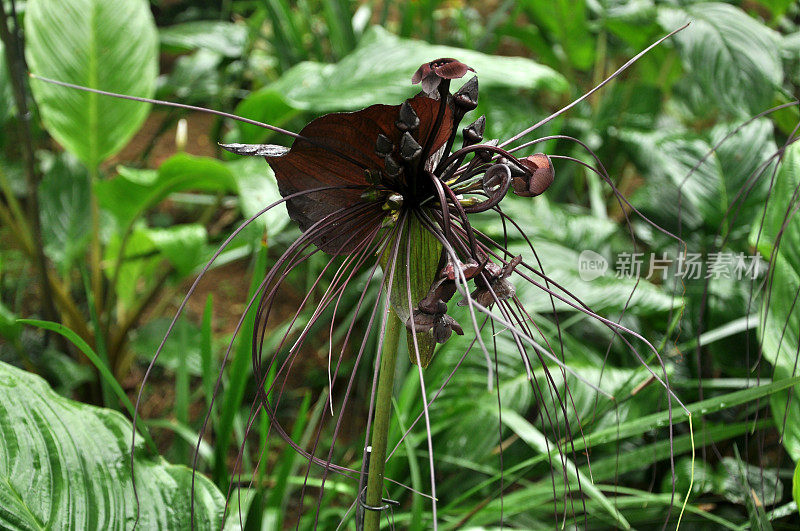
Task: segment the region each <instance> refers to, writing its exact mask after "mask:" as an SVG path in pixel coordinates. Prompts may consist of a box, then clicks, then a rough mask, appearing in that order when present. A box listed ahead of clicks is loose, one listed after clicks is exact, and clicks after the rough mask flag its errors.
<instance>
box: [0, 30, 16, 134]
mask: <svg viewBox="0 0 800 531" xmlns="http://www.w3.org/2000/svg"><path fill="white" fill-rule="evenodd" d="M13 109H14V100H13V99H12V94H11V78H10V77H9V76H8V68H7V67H6V53H5V47H4V46H3V43H2V42H0V122H5V121H6V118H8V117H9V116H11V112H12V111H13Z"/></svg>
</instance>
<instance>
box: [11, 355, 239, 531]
mask: <svg viewBox="0 0 800 531" xmlns="http://www.w3.org/2000/svg"><path fill="white" fill-rule="evenodd" d="M0 432H2V433H3V437H2V438H0V483H2V485H3V488H0V527H3V528H6V529H43V528H52V529H67V528H73V529H127V528H130V527H131V526H132V525H133V523H134V521H135V519H136V510H137V509H136V502H135V499H134V495H133V489H132V484H131V476H130V441H131V424H130V422H129V421H128V420H127V419H125V418H124V417H123V416H122V415H121V414H119V413H117V412H116V411H111V410H108V409H101V408H97V407H94V406H89V405H86V404H81V403H78V402H74V401H72V400H68V399H66V398H64V397H62V396H59V395H57V394H56V393H55V392H54V391H53V390H52V389H51V388H50V387H49V386H48V385H47V384H46V383H45V381H44V380H42V379H41V378H40V377H38V376H35V375H33V374H29V373H26V372H25V371H22V370H19V369H16V368H14V367H12V366H10V365H7V364H5V363H0ZM134 462H135V467H136V488H137V491H138V496H139V500H140V502H141V503H140V506H139V508H140V511H141V513H140V516H139V523H138V525H139V526H140V528H142V529H186V528H188V527H189V525H190V509H189V499H190V494H189V492H190V488H191V483H192V472H191V470H190V469H188V468H186V467H183V466H176V465H171V464H169V463H167V462H166V461H165V460H164V459H162V458H160V457H155V458H153V457H148V456H146V455H145V454H144V452H143V448H142V438H141V437H139V438H138V444H137V447H136V450H135V454H134ZM194 488H195V496H194V522H195V526H196V527H197V528H199V529H216V528H219V527H220V524H221V521H222V520H221V518H222V511H223V508H224V505H225V498H224V496H223V495H222V493H221V492H220V491H219V490H217V488H216V487H215V486H214V485H213V484H212V483H211V482H210V481H209V480H208V479H206V478H205V477H204V476H203V475H202V474H198V475H197V476H196V478H195V485H194Z"/></svg>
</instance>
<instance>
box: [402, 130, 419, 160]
mask: <svg viewBox="0 0 800 531" xmlns="http://www.w3.org/2000/svg"><path fill="white" fill-rule="evenodd" d="M421 153H422V146H420V145H419V143H418V142H417V141H416V140H414V137H413V136H411V133H409V132H408V131H406V132H405V133H403V137H402V138H401V139H400V156H401V157H403V160H405V161H406V162H412V161H414V160H416V159H418V158H419V156H420V154H421Z"/></svg>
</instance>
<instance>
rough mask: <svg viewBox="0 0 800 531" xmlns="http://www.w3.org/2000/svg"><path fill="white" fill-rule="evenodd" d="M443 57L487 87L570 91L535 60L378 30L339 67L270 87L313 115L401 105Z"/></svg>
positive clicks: (317, 68)
mask: <svg viewBox="0 0 800 531" xmlns="http://www.w3.org/2000/svg"><path fill="white" fill-rule="evenodd" d="M439 57H454V58H456V59H458V60H459V61H462V62H464V63H466V64H468V65H469V66H471V67H473V68H474V69H475V73H476V74H477V76H478V80H479V81H480V84H481V87H484V88H485V87H513V88H517V89H526V90H551V91H556V92H563V91H565V90H566V89H567V83H566V80H565V79H564V78H563V77H562V76H561V74H559V73H557V72H556V71H555V70H553V69H551V68H548V67H546V66H543V65H540V64H538V63H536V62H534V61H531V60H530V59H524V58H521V57H496V56H489V55H485V54H482V53H479V52H475V51H472V50H465V49H460V48H453V47H450V46H440V45H432V44H428V43H426V42H421V41H414V40H407V39H400V38H398V37H395V36H394V35H392V34H390V33H388V32H387V31H386V30H384V29H382V28H380V27H377V26H375V27H372V28H370V29H369V30H368V31H367V32H366V33H365V34H364V36H363V37H362V39H361V42H360V43H359V45H358V47H357V48H356V49H355V50H354V51H353V53H351V54H350V55H348V56H347V57H345V58H344V59H342V60H341V61H339V62H338V63H336V64H334V65H322V64H319V63H311V62H303V63H300V64H299V65H297V66H295V67H293V68H292V69H290V70H288V71H287V72H286V73H285V74H284V75H283V76H282V77H281V78H280V79H279V80H278V81H276V82H275V83H274V84H273V85H270V87H269V88H270V89H271V90H274V91H276V92H278V93H280V94H282V95H283V96H284V98H285V100H286V102H287V103H289V105H291V106H293V107H295V108H297V109H303V110H310V111H314V112H327V111H341V110H348V109H358V108H361V107H366V106H367V105H371V104H373V103H379V102H384V103H399V102H400V101H401V100H403V99H405V98H407V97H409V96H410V95H412V94H414V93H416V92H418V91H419V87H418V86H414V85H412V84H411V76H412V75H413V74H414V72H415V71H416V70H417V68H419V66H420V65H421V64H423V63H425V62H429V61H432V60H434V59H437V58H439ZM470 75H471V74H470ZM468 78H469V76H466V77H465V79H468Z"/></svg>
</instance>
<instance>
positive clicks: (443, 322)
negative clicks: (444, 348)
mask: <svg viewBox="0 0 800 531" xmlns="http://www.w3.org/2000/svg"><path fill="white" fill-rule="evenodd" d="M453 332H455V333H456V334H458V335H460V336H463V335H464V330H463V329H462V328H461V325H459V324H458V322H456V320H455V319H453V318H452V317H450V316H449V315H447V314H444V315H442V316H441V317H439V319H438V320H437V321H436V322H435V323H434V325H433V340H434V341H436V342H437V343H445V342H447V340H448V339H450V336H451V335H453Z"/></svg>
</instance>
